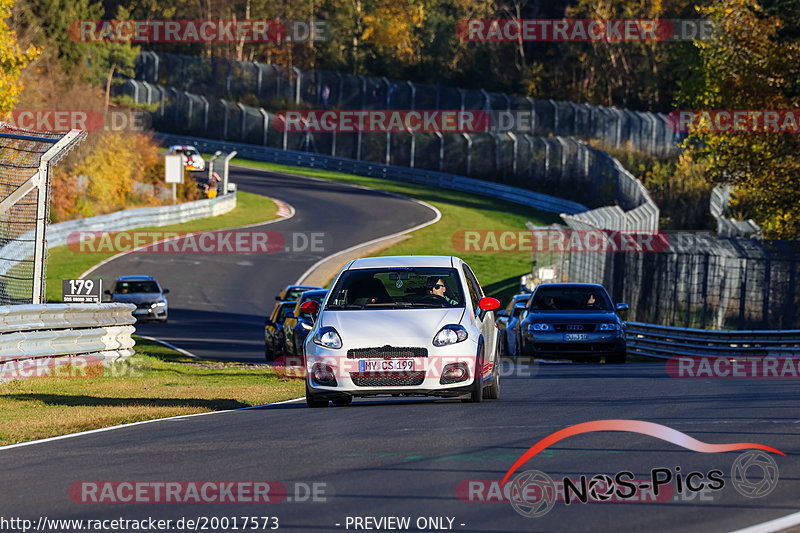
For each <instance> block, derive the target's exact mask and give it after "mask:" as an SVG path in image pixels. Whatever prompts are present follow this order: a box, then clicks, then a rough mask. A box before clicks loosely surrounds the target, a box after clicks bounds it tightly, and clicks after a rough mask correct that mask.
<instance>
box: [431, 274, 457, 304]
mask: <svg viewBox="0 0 800 533" xmlns="http://www.w3.org/2000/svg"><path fill="white" fill-rule="evenodd" d="M427 286H428V294H432V295H434V296H438V297H440V298H443V299H444V300H445V301H446V302H447V303H448V304H450V305H455V304H456V301H455V300H451V299H450V298H448V297H447V296H445V294H444V293H445V291H447V285H445V284H444V281H442V278H439V277H436V276H431V277H430V278H428V281H427Z"/></svg>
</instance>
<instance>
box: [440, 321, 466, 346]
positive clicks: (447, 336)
mask: <svg viewBox="0 0 800 533" xmlns="http://www.w3.org/2000/svg"><path fill="white" fill-rule="evenodd" d="M468 336H469V335H467V330H466V329H464V326H459V325H458V324H448V325H446V326H444V327H443V328H442V329H440V330H439V332H438V333H437V334H436V336H435V337H433V345H434V346H447V345H448V344H455V343H457V342H461V341H465V340H467V337H468Z"/></svg>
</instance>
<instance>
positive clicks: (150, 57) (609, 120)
mask: <svg viewBox="0 0 800 533" xmlns="http://www.w3.org/2000/svg"><path fill="white" fill-rule="evenodd" d="M135 76H136V79H137V80H139V81H146V82H149V83H152V84H157V85H162V86H169V87H175V88H176V89H179V90H182V91H187V92H191V93H195V94H202V95H205V96H206V97H208V98H214V99H220V98H223V99H226V100H231V101H237V102H246V103H248V104H251V105H253V106H256V107H263V108H264V109H266V110H267V111H271V112H276V111H279V110H282V109H286V108H287V107H312V108H317V109H327V108H335V109H362V110H378V109H399V110H412V109H427V110H462V111H463V110H482V111H486V112H491V114H492V116H493V120H492V131H493V132H495V133H498V134H499V133H506V132H509V131H510V132H512V133H525V134H529V135H530V136H532V137H548V136H556V137H579V138H582V139H587V140H588V139H591V140H596V141H598V142H599V143H600V144H601V146H603V147H613V148H620V149H629V150H634V151H638V152H643V153H646V154H649V155H656V156H667V155H670V154H672V153H674V152H676V151H677V150H678V146H679V144H680V143H681V142H682V141H683V138H684V137H685V135H684V134H682V133H680V132H678V131H676V130H675V129H672V128H670V127H669V122H668V121H667V116H666V115H664V114H662V113H648V112H640V111H630V110H625V109H618V108H615V107H603V106H593V105H588V104H575V103H571V102H557V101H554V100H544V99H533V98H530V97H523V96H516V95H509V94H504V93H494V92H487V91H484V90H474V89H461V88H457V87H448V86H440V85H430V84H423V83H413V82H411V81H402V80H393V79H388V78H383V77H381V78H379V77H374V76H361V75H351V74H341V73H338V72H328V71H323V70H316V69H314V70H301V69H298V68H296V67H295V68H286V67H281V66H279V65H273V64H264V63H258V62H253V61H235V60H228V59H221V58H214V57H212V58H206V57H198V56H185V55H178V54H157V53H155V52H142V53H141V54H140V56H139V57H138V59H137V65H136V75H135Z"/></svg>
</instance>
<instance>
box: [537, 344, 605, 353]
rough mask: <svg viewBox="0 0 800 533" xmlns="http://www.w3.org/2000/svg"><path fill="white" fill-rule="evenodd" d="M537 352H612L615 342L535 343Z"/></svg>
mask: <svg viewBox="0 0 800 533" xmlns="http://www.w3.org/2000/svg"><path fill="white" fill-rule="evenodd" d="M533 349H534V350H535V351H537V352H610V351H612V350H613V349H614V343H613V342H593V343H584V342H564V343H557V342H554V343H549V342H548V343H540V344H534V345H533Z"/></svg>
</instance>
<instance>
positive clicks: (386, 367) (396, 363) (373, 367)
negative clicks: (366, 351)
mask: <svg viewBox="0 0 800 533" xmlns="http://www.w3.org/2000/svg"><path fill="white" fill-rule="evenodd" d="M396 370H411V371H413V370H414V360H413V359H374V360H369V361H359V362H358V371H359V372H393V371H396Z"/></svg>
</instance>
